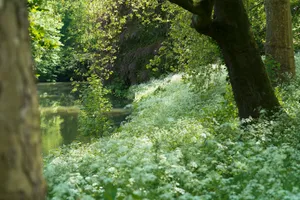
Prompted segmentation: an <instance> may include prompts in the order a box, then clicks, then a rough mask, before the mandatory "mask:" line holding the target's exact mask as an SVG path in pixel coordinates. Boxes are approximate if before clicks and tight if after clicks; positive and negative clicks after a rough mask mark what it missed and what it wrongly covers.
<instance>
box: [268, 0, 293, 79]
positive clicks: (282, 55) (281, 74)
mask: <svg viewBox="0 0 300 200" xmlns="http://www.w3.org/2000/svg"><path fill="white" fill-rule="evenodd" d="M265 10H266V17H267V29H266V30H267V32H266V44H265V53H266V55H267V56H270V57H271V59H274V60H275V61H276V62H278V63H279V64H280V68H279V70H276V69H274V72H275V77H274V78H275V79H277V80H280V81H285V78H286V76H285V75H286V74H289V75H291V76H294V75H295V58H294V48H293V34H292V17H291V5H290V0H265Z"/></svg>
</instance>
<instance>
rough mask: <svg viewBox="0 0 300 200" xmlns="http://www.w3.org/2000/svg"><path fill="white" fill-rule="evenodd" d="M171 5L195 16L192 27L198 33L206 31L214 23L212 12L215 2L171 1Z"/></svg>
mask: <svg viewBox="0 0 300 200" xmlns="http://www.w3.org/2000/svg"><path fill="white" fill-rule="evenodd" d="M169 1H170V2H171V3H174V4H177V5H178V6H180V7H182V8H184V9H185V10H187V11H190V12H191V13H193V14H194V16H193V18H192V27H193V28H195V29H196V30H197V31H198V32H201V30H205V29H207V28H208V27H209V25H210V24H211V23H212V16H211V15H212V10H213V6H214V3H215V0H169Z"/></svg>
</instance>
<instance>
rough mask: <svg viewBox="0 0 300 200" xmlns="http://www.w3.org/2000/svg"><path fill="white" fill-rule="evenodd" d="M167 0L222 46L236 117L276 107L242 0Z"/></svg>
mask: <svg viewBox="0 0 300 200" xmlns="http://www.w3.org/2000/svg"><path fill="white" fill-rule="evenodd" d="M170 1H171V2H173V3H176V4H178V5H179V6H181V7H183V8H185V9H186V10H189V11H190V12H192V13H193V14H194V16H193V19H192V26H193V27H194V28H195V29H196V30H197V31H198V32H199V33H201V34H205V35H207V36H210V37H212V38H213V39H214V40H216V42H217V43H218V45H219V47H220V48H221V50H222V53H223V56H224V59H225V63H226V67H227V69H228V73H229V78H230V83H231V85H232V90H233V94H234V98H235V101H236V104H237V107H238V111H239V117H240V118H241V119H244V118H248V117H252V118H258V117H259V115H260V110H261V109H265V110H267V111H270V112H271V111H276V110H278V109H279V107H280V104H279V102H278V100H277V98H276V96H275V94H274V90H273V88H272V86H271V83H270V80H269V77H268V75H267V73H266V70H265V67H264V64H263V62H262V59H261V57H260V54H259V50H258V48H257V45H256V43H255V40H254V37H253V34H252V32H251V29H250V23H249V20H248V16H247V13H246V10H245V9H244V5H243V1H242V0H200V1H199V3H198V4H196V5H195V4H193V1H192V0H170ZM183 2H185V3H183ZM210 5H213V6H210ZM212 9H214V16H213V19H212V20H207V19H208V18H210V19H211V13H212ZM203 22H204V23H203Z"/></svg>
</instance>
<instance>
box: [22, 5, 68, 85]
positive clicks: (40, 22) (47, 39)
mask: <svg viewBox="0 0 300 200" xmlns="http://www.w3.org/2000/svg"><path fill="white" fill-rule="evenodd" d="M28 6H29V21H30V26H29V31H30V37H31V45H32V53H33V58H34V61H35V69H36V76H37V77H39V79H40V80H44V81H52V80H54V79H55V77H56V66H58V65H59V64H60V50H61V46H62V43H61V41H60V37H61V33H60V29H61V28H62V26H63V24H62V21H61V15H60V14H59V13H58V12H57V11H56V5H55V1H51V0H47V1H39V0H29V1H28Z"/></svg>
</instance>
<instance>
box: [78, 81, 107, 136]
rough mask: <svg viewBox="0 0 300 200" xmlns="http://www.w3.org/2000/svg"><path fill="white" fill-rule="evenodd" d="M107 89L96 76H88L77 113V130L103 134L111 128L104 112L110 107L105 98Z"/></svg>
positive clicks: (85, 132)
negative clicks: (79, 110)
mask: <svg viewBox="0 0 300 200" xmlns="http://www.w3.org/2000/svg"><path fill="white" fill-rule="evenodd" d="M108 93H109V91H108V90H107V89H105V88H104V87H103V85H102V81H101V80H100V79H99V78H97V77H96V76H91V77H89V78H88V85H87V86H86V88H85V89H84V90H83V92H82V95H81V98H80V105H82V107H81V112H80V114H79V131H80V132H81V133H82V134H83V135H94V136H97V137H99V136H104V135H107V134H108V132H109V129H110V128H111V123H110V122H109V120H108V118H107V116H106V113H107V112H109V111H110V110H111V108H112V105H111V103H110V102H109V100H108V98H107V94H108Z"/></svg>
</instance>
